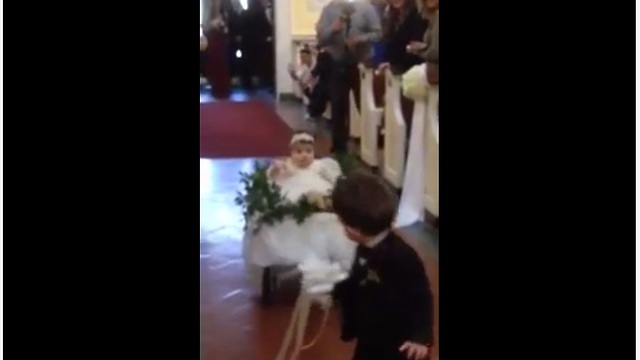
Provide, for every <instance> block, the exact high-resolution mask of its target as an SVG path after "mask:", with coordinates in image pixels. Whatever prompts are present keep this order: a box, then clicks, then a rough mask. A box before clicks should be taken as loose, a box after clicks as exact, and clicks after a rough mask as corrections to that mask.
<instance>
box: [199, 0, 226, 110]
mask: <svg viewBox="0 0 640 360" xmlns="http://www.w3.org/2000/svg"><path fill="white" fill-rule="evenodd" d="M210 1H211V2H210V5H209V10H208V11H207V12H206V14H207V16H206V17H205V19H204V21H203V24H202V26H203V30H204V34H205V36H206V38H207V43H208V46H207V48H206V50H205V66H204V72H205V77H206V78H207V81H208V82H209V84H210V85H211V91H212V93H213V96H214V97H217V98H228V97H229V95H230V94H231V75H230V74H229V63H228V59H227V51H228V50H227V49H228V46H229V45H228V43H229V41H228V36H227V33H228V29H227V21H226V17H225V13H224V12H223V11H222V6H221V3H220V0H210Z"/></svg>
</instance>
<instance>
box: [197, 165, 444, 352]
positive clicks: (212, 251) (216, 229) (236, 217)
mask: <svg viewBox="0 0 640 360" xmlns="http://www.w3.org/2000/svg"><path fill="white" fill-rule="evenodd" d="M253 162H254V159H220V160H207V159H201V160H200V327H201V329H200V337H201V338H200V344H201V345H200V346H201V359H202V360H273V359H274V358H275V355H276V353H277V351H278V348H279V346H280V343H281V341H282V337H283V336H284V332H285V330H286V327H287V325H288V321H289V316H290V314H291V311H292V308H293V300H294V299H293V297H292V296H290V295H291V294H284V296H280V297H279V298H278V299H276V301H275V302H274V304H272V305H269V306H264V305H261V304H260V302H259V301H258V299H257V298H256V296H255V295H254V293H253V292H252V290H251V288H250V284H249V281H248V279H247V278H246V275H245V274H246V273H245V269H244V263H243V261H242V242H241V239H242V233H243V229H242V227H243V221H242V215H241V211H240V209H239V208H238V206H237V205H236V204H235V203H234V198H235V196H236V191H237V190H238V189H239V186H240V185H239V179H240V177H239V172H240V171H248V170H250V169H251V167H252V165H253ZM399 233H400V234H401V235H407V234H410V233H409V232H406V231H401V232H399ZM405 240H406V241H407V242H408V243H410V244H411V245H412V246H414V247H415V248H416V249H417V250H418V252H419V254H420V255H421V256H422V257H423V259H425V260H427V272H428V273H429V276H430V278H431V281H432V287H433V289H432V291H433V292H434V297H435V299H436V309H435V310H436V314H437V309H438V307H437V298H438V296H437V295H438V272H437V271H438V270H437V256H436V254H434V253H433V251H432V250H431V249H430V248H429V247H428V246H426V245H425V243H424V242H423V241H421V240H420V239H418V238H416V237H414V236H406V238H405ZM320 318H321V316H320V311H319V310H316V311H314V313H313V315H312V318H311V319H310V324H309V333H308V334H309V337H311V336H313V335H314V334H315V331H316V329H317V327H318V325H319V323H320ZM436 321H437V316H436ZM436 336H437V323H436ZM338 337H339V324H338V317H337V314H335V313H334V314H332V316H331V318H330V321H329V323H328V324H327V327H326V328H325V331H324V333H323V336H322V337H321V339H320V341H319V342H318V343H317V344H316V346H314V347H313V348H311V349H309V350H307V351H305V352H303V353H302V355H301V357H300V360H326V359H335V360H341V359H349V358H350V357H351V349H352V347H353V344H345V343H343V342H341V341H340V340H339V338H338Z"/></svg>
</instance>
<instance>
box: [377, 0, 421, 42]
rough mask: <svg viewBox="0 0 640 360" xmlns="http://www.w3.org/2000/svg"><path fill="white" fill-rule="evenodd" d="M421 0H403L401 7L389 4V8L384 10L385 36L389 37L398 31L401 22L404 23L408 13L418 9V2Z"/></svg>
mask: <svg viewBox="0 0 640 360" xmlns="http://www.w3.org/2000/svg"><path fill="white" fill-rule="evenodd" d="M421 1H422V0H403V3H402V6H400V8H395V7H393V6H391V5H387V8H386V9H385V11H384V24H383V25H384V26H383V28H384V29H383V30H384V31H383V34H384V36H385V37H387V36H389V35H390V34H391V33H393V32H394V31H396V29H398V27H399V26H400V24H402V22H404V20H405V19H406V18H407V15H409V14H410V13H411V12H412V11H415V10H416V9H418V4H419V3H420V2H421Z"/></svg>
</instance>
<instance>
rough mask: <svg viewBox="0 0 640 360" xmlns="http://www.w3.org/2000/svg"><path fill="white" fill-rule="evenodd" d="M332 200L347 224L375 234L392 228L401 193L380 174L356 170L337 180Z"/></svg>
mask: <svg viewBox="0 0 640 360" xmlns="http://www.w3.org/2000/svg"><path fill="white" fill-rule="evenodd" d="M332 204H333V210H334V211H335V213H336V215H337V216H338V217H339V218H340V220H341V221H342V223H343V224H344V225H346V226H349V227H352V228H354V229H356V230H359V231H360V232H361V233H362V234H363V235H365V236H375V235H378V234H380V233H382V232H383V231H385V230H389V229H390V228H391V224H392V223H393V220H394V218H395V216H396V211H397V207H398V196H397V195H396V193H395V192H393V191H392V190H391V189H390V188H389V187H388V186H387V185H386V184H385V183H384V181H383V180H382V178H380V177H379V176H376V175H374V174H372V173H369V172H367V171H364V170H355V171H354V172H352V173H350V174H349V175H347V176H345V177H343V178H341V179H339V180H338V181H337V182H336V185H335V188H334V189H333V195H332Z"/></svg>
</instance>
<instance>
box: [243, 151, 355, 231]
mask: <svg viewBox="0 0 640 360" xmlns="http://www.w3.org/2000/svg"><path fill="white" fill-rule="evenodd" d="M336 161H337V162H338V163H339V164H340V168H341V169H342V172H343V174H348V173H349V172H351V171H352V170H354V169H356V168H357V167H358V163H357V160H356V159H354V158H353V157H351V156H349V155H343V156H340V157H339V158H336ZM268 168H269V164H265V163H260V162H256V163H255V164H254V170H253V172H240V183H241V184H242V190H241V191H239V192H238V195H237V196H236V199H235V201H236V204H238V205H240V206H241V207H242V212H243V215H244V218H245V230H246V228H247V227H248V226H249V225H252V226H253V231H254V232H257V231H258V230H259V229H260V226H262V225H274V224H276V223H279V222H282V221H283V220H285V219H286V218H292V219H294V220H295V221H296V222H297V223H298V224H301V223H302V222H304V221H305V220H306V219H307V218H308V217H309V216H311V215H313V214H314V213H317V212H322V211H326V210H324V209H321V208H320V207H318V206H317V205H316V204H313V203H311V202H310V201H309V199H308V198H306V197H304V196H303V197H302V198H300V200H299V201H298V202H297V203H292V202H291V201H289V200H287V199H286V198H285V197H284V195H283V194H282V192H281V189H280V186H278V185H276V184H275V183H272V182H270V181H269V177H268V176H267V170H268Z"/></svg>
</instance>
